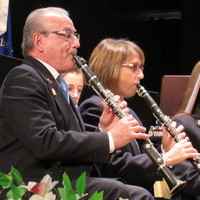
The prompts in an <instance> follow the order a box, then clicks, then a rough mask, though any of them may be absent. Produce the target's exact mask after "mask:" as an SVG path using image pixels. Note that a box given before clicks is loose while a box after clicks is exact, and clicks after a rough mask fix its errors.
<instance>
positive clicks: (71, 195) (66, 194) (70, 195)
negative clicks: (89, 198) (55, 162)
mask: <svg viewBox="0 0 200 200" xmlns="http://www.w3.org/2000/svg"><path fill="white" fill-rule="evenodd" d="M58 192H59V195H60V199H61V200H68V199H70V200H76V194H75V192H74V191H73V190H68V189H66V188H58Z"/></svg>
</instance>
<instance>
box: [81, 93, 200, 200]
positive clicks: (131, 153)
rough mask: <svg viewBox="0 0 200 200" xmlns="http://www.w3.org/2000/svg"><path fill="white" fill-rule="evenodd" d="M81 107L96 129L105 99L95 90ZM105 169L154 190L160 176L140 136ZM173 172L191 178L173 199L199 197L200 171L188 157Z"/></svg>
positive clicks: (108, 173)
mask: <svg viewBox="0 0 200 200" xmlns="http://www.w3.org/2000/svg"><path fill="white" fill-rule="evenodd" d="M79 109H80V112H81V115H82V118H83V120H84V122H85V124H86V129H87V130H95V129H96V128H97V126H98V122H99V116H100V115H101V113H102V109H103V107H102V105H101V99H100V98H99V97H98V96H96V95H92V94H91V95H90V97H89V98H88V97H87V99H85V100H84V101H83V100H82V102H81V104H80V105H79ZM130 113H131V114H132V115H133V117H134V118H136V119H137V120H138V121H139V122H140V124H142V123H141V121H140V119H139V118H138V117H137V115H136V114H135V112H134V111H133V110H130ZM138 147H139V148H138ZM101 170H102V175H104V176H107V177H109V176H112V177H118V178H119V177H120V178H122V180H123V181H125V182H127V183H129V184H135V185H140V186H143V187H145V188H147V189H149V190H151V188H150V187H151V185H152V184H153V181H155V180H158V178H159V176H158V174H157V173H156V166H154V165H153V163H152V161H151V160H150V158H149V157H148V156H147V155H146V154H145V153H142V149H141V148H140V140H134V141H133V142H132V143H131V144H130V145H127V146H126V147H124V148H122V149H120V150H117V151H115V153H113V154H112V156H111V159H110V161H109V163H108V164H104V165H102V168H101ZM172 172H173V173H174V174H175V175H176V177H177V178H178V179H180V180H186V181H187V184H186V185H185V187H184V189H183V191H181V192H179V193H178V194H177V195H175V196H174V197H173V200H186V199H188V198H191V199H194V200H197V199H199V197H197V196H195V195H199V194H200V175H199V174H198V173H197V172H196V171H195V170H194V168H193V166H192V165H191V163H190V162H189V161H184V162H182V163H180V164H178V165H176V166H174V167H173V168H172ZM171 189H172V188H171Z"/></svg>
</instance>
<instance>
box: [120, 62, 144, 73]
mask: <svg viewBox="0 0 200 200" xmlns="http://www.w3.org/2000/svg"><path fill="white" fill-rule="evenodd" d="M122 66H123V67H130V68H132V70H133V72H138V71H139V70H141V71H142V72H143V70H144V66H143V65H138V64H123V65H122Z"/></svg>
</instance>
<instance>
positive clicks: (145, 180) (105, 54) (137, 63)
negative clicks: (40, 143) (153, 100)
mask: <svg viewBox="0 0 200 200" xmlns="http://www.w3.org/2000/svg"><path fill="white" fill-rule="evenodd" d="M144 63H145V56H144V53H143V51H142V49H141V48H140V47H139V46H138V45H137V44H136V43H134V42H132V41H129V40H127V39H112V38H106V39H103V40H102V41H100V42H99V44H97V46H96V47H95V48H94V50H93V51H92V53H91V55H90V58H89V62H88V65H89V66H90V67H91V69H92V71H93V72H94V73H95V75H96V76H97V77H98V79H99V80H100V82H101V83H102V84H103V86H104V87H105V88H106V89H108V90H110V91H111V92H112V93H113V94H115V95H116V94H117V95H119V96H120V98H121V100H123V99H124V98H130V97H132V96H134V95H135V94H136V89H137V87H136V86H137V85H138V84H140V80H141V79H143V78H144V74H143V69H144ZM86 88H87V87H86ZM83 91H85V92H87V91H90V88H89V89H84V90H83ZM86 96H87V95H86ZM83 97H84V95H83ZM100 102H101V99H100V97H98V96H97V95H96V94H95V93H92V92H91V93H90V95H88V96H87V98H86V99H82V100H81V103H80V105H79V109H80V112H81V115H82V117H83V120H84V122H85V124H86V128H87V130H90V131H94V130H96V129H97V128H98V123H99V117H100V115H101V113H102V111H103V107H102V105H101V103H100ZM130 113H131V114H132V115H133V117H134V118H135V119H137V121H138V122H139V123H140V124H141V125H142V122H141V120H140V119H139V118H138V116H137V115H136V113H135V112H134V111H133V110H131V109H130ZM179 128H180V129H181V130H182V127H179ZM164 131H165V134H164V137H163V149H164V152H165V153H164V160H165V163H166V165H167V166H170V165H174V166H175V165H176V166H177V167H181V166H182V164H179V163H180V162H181V161H183V160H185V159H187V158H191V157H193V156H195V155H199V154H198V153H197V151H196V150H194V149H193V148H192V145H191V143H190V142H188V141H187V140H186V139H183V140H182V141H181V142H179V143H177V144H175V143H174V142H172V138H171V137H169V134H167V132H166V130H164ZM170 140H171V145H169V143H170V142H169V141H170ZM173 145H174V146H173ZM187 163H188V165H189V166H190V168H192V166H191V164H190V163H189V162H187ZM121 166H123V168H121ZM181 169H183V168H181ZM192 169H193V168H192ZM102 172H104V173H102V174H103V175H104V176H105V177H107V176H112V177H114V178H121V179H122V180H123V181H124V182H127V183H129V184H135V185H140V186H143V187H145V188H147V189H148V190H149V191H151V192H152V187H153V183H154V182H155V181H156V180H157V178H158V176H157V168H155V165H154V164H153V163H152V161H151V159H150V158H149V157H148V156H147V155H146V154H145V153H144V151H143V149H142V148H141V140H134V141H132V142H131V144H129V145H127V146H126V147H124V148H122V149H119V150H117V151H116V152H115V153H113V154H112V155H111V159H110V162H109V163H108V164H105V165H102ZM197 179H198V181H199V177H198V178H197ZM195 181H196V179H195ZM189 186H190V185H189ZM189 186H188V185H186V186H185V190H188V191H190V189H191V188H190V187H189ZM188 187H189V189H188Z"/></svg>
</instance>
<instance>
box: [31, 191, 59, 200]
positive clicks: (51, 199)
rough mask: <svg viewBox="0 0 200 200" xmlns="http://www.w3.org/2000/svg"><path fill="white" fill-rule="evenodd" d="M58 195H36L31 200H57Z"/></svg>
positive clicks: (50, 193)
mask: <svg viewBox="0 0 200 200" xmlns="http://www.w3.org/2000/svg"><path fill="white" fill-rule="evenodd" d="M55 199H56V195H55V194H53V193H52V192H49V193H46V194H45V195H44V196H40V195H38V194H34V195H33V196H32V197H31V198H30V199H29V200H55Z"/></svg>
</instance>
